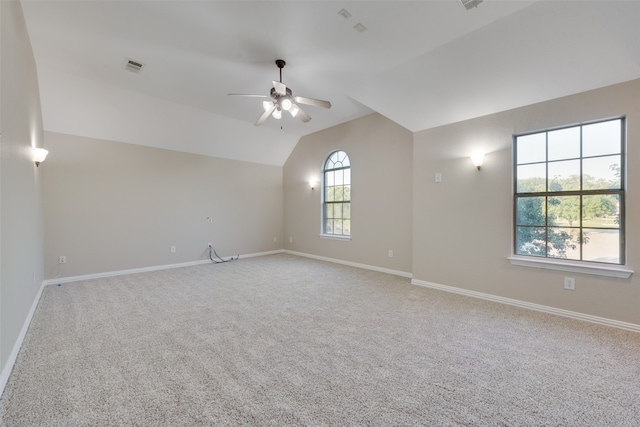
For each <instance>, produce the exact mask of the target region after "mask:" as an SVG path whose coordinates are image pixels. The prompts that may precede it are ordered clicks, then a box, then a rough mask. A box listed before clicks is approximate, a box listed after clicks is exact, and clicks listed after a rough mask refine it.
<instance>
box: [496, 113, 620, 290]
mask: <svg viewBox="0 0 640 427" xmlns="http://www.w3.org/2000/svg"><path fill="white" fill-rule="evenodd" d="M612 120H620V121H621V125H622V127H621V151H620V156H621V162H622V163H621V165H620V166H621V170H622V173H621V186H620V187H621V188H620V190H619V193H620V203H621V204H622V209H621V216H620V221H621V224H620V229H619V230H620V233H621V236H620V239H621V247H620V257H621V260H622V261H621V263H620V264H613V263H599V262H590V261H583V260H569V259H563V258H554V257H548V256H547V255H546V254H545V256H544V257H542V256H532V255H520V254H517V253H516V237H517V231H516V230H517V224H516V211H517V206H516V203H517V200H518V196H521V195H523V194H526V193H518V191H517V166H518V160H517V138H518V137H521V136H526V135H534V134H542V133H544V134H548V132H552V131H555V130H559V129H568V128H574V127H579V128H580V131H581V132H582V127H583V126H586V125H590V124H594V123H602V122H607V121H612ZM579 158H580V159H581V160H582V159H583V157H582V153H581V154H580V157H579ZM626 161H627V158H626V118H625V117H614V118H609V119H603V120H597V121H592V122H585V123H580V124H577V125H571V126H564V127H560V128H553V129H545V130H541V131H537V132H528V133H525V134H518V135H514V137H513V186H514V187H513V221H512V240H511V241H512V244H511V247H512V255H511V256H509V257H508V259H509V262H510V263H511V264H512V265H518V266H525V267H534V268H542V269H550V270H560V271H567V272H574V273H583V274H591V275H598V276H607V277H616V278H629V277H630V276H631V275H632V274H633V270H629V269H627V268H626V265H625V263H626V254H625V252H626V244H625V238H626V232H625V224H624V221H625V216H624V207H625V197H624V196H625V193H626V176H625V171H626V167H627V166H626ZM549 162H550V160H549V159H546V160H545V162H544V163H545V164H546V165H547V167H548V165H549ZM581 176H582V172H581ZM547 179H549V178H548V176H547ZM576 193H578V194H580V195H588V191H586V190H584V189H581V190H580V191H577V192H576ZM585 193H586V194H585ZM552 194H555V195H563V194H564V193H563V192H558V193H553V192H551V191H549V190H548V189H547V190H545V191H544V192H541V193H540V195H541V196H545V197H550V196H552ZM521 197H522V196H521ZM545 227H548V225H545Z"/></svg>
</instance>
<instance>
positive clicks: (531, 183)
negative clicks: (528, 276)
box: [514, 118, 625, 264]
mask: <svg viewBox="0 0 640 427" xmlns="http://www.w3.org/2000/svg"><path fill="white" fill-rule="evenodd" d="M624 135H625V120H624V119H623V118H618V119H614V120H605V121H600V122H596V123H588V124H582V125H579V126H571V127H566V128H562V129H553V130H547V131H543V132H536V133H531V134H526V135H517V136H515V137H514V163H515V165H514V169H515V170H514V177H515V186H514V188H515V190H514V191H515V197H514V203H515V209H514V212H515V230H514V236H515V239H514V240H515V242H514V252H515V254H517V255H531V256H536V257H545V258H562V259H568V260H575V261H591V262H600V263H610V264H624V262H625V253H624V248H625V243H624V240H625V233H624V190H625V181H624V177H625V155H624V147H625V142H624Z"/></svg>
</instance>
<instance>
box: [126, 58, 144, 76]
mask: <svg viewBox="0 0 640 427" xmlns="http://www.w3.org/2000/svg"><path fill="white" fill-rule="evenodd" d="M143 68H144V64H143V63H142V62H138V61H134V60H133V59H129V58H125V59H124V69H125V70H127V71H131V72H132V73H136V74H138V73H140V72H141V71H142V69H143Z"/></svg>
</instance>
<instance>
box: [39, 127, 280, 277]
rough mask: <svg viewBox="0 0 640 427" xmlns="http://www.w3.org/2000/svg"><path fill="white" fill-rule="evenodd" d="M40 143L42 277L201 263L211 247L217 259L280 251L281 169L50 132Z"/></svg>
mask: <svg viewBox="0 0 640 427" xmlns="http://www.w3.org/2000/svg"><path fill="white" fill-rule="evenodd" d="M46 139H47V147H48V148H49V150H50V154H49V158H47V161H46V168H45V185H44V196H45V198H44V205H45V215H46V216H45V274H46V277H47V278H54V277H56V276H58V275H59V276H60V277H69V276H77V275H83V274H92V273H104V272H109V271H118V270H127V269H132V268H143V267H152V266H159V265H167V264H176V263H182V262H190V261H197V260H201V259H207V257H208V253H207V243H209V242H211V243H213V246H214V248H215V249H216V250H217V252H218V254H219V255H220V256H229V255H236V254H253V253H259V252H266V251H272V250H276V249H281V248H282V246H281V242H282V206H283V199H282V168H281V167H276V166H266V165H259V164H254V163H247V162H239V161H235V160H224V159H219V158H213V157H206V156H199V155H194V154H186V153H179V152H175V151H169V150H163V149H156V148H149V147H142V146H138V145H131V144H125V143H119V142H113V141H104V140H97V139H90V138H85V137H78V136H70V135H63V134H57V133H51V132H47V133H46ZM43 166H44V165H43ZM207 217H212V218H213V223H208V222H207V220H206V218H207ZM274 237H276V238H277V243H274V242H273V238H274ZM172 245H175V246H176V249H177V251H176V253H171V252H170V247H171V246H172ZM60 255H64V256H66V257H67V263H66V264H64V265H62V266H59V265H58V257H59V256H60Z"/></svg>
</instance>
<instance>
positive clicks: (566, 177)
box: [549, 159, 580, 191]
mask: <svg viewBox="0 0 640 427" xmlns="http://www.w3.org/2000/svg"><path fill="white" fill-rule="evenodd" d="M576 190H580V159H578V160H568V161H564V162H552V163H549V191H576Z"/></svg>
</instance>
